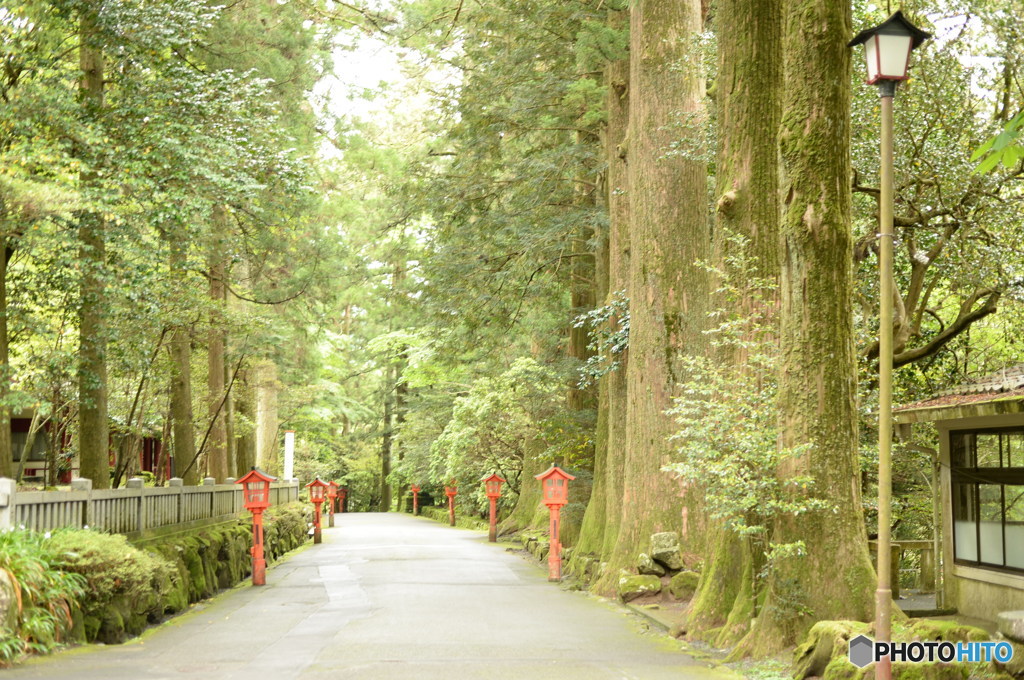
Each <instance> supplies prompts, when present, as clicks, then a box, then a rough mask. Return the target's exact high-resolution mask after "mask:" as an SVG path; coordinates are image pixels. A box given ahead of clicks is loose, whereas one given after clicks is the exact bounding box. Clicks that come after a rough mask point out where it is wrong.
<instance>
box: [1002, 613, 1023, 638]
mask: <svg viewBox="0 0 1024 680" xmlns="http://www.w3.org/2000/svg"><path fill="white" fill-rule="evenodd" d="M997 620H998V621H999V632H1000V633H1002V634H1003V637H1005V638H1008V639H1010V640H1014V641H1016V642H1024V610H1020V611H1015V612H999V614H998V616H997Z"/></svg>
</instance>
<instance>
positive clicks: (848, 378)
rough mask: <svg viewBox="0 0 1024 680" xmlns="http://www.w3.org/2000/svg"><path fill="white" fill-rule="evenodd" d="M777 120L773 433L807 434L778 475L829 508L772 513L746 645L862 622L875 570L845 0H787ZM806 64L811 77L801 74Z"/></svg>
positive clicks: (791, 442)
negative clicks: (856, 279)
mask: <svg viewBox="0 0 1024 680" xmlns="http://www.w3.org/2000/svg"><path fill="white" fill-rule="evenodd" d="M784 22H785V23H784V38H783V40H784V42H783V50H784V68H785V86H784V88H783V93H784V94H783V97H784V99H783V112H782V125H781V129H780V137H779V139H780V150H781V156H782V174H781V177H780V184H781V188H782V192H781V196H782V197H783V205H782V209H783V210H782V222H781V231H782V237H783V251H782V261H781V264H782V277H781V288H780V297H781V301H782V305H781V311H780V314H781V324H780V334H781V335H780V340H781V347H782V361H781V374H780V384H779V408H780V428H781V437H780V439H781V443H782V445H783V446H785V447H792V446H798V445H801V444H810V445H811V448H810V449H809V450H808V451H807V452H806V453H805V454H804V455H802V456H800V457H799V458H798V459H796V460H793V461H791V463H790V464H789V465H787V466H786V469H783V470H780V475H782V476H783V477H789V476H793V475H808V476H810V477H811V478H813V480H814V484H813V487H812V488H811V489H810V491H809V493H811V494H813V495H814V496H816V497H819V498H822V499H825V500H826V501H827V502H828V503H830V504H831V506H832V508H831V509H829V510H827V511H814V512H808V513H804V514H802V515H800V516H799V517H785V518H783V519H781V520H779V522H778V523H777V526H776V529H775V536H774V542H775V543H777V544H779V543H782V544H785V543H791V542H795V541H803V542H804V544H805V552H806V555H804V556H802V557H791V558H784V559H780V560H778V561H777V562H776V563H775V564H774V568H773V570H772V572H771V575H770V576H769V584H768V596H767V601H766V603H765V606H764V608H763V610H762V611H761V614H760V616H759V617H758V619H757V623H756V624H755V625H754V627H753V629H752V630H751V632H750V634H749V635H748V637H747V638H746V644H744V647H745V648H746V649H750V650H753V651H758V652H760V651H769V650H773V649H777V648H780V647H782V646H785V645H788V644H792V643H793V642H794V641H795V640H796V639H797V638H798V637H799V636H800V635H801V634H802V633H803V632H804V631H805V630H806V629H807V628H808V627H809V626H810V625H811V624H812V623H813V622H814V621H817V620H820V619H857V620H861V621H867V620H870V618H871V614H872V608H873V598H872V593H873V589H874V572H873V569H872V567H871V562H870V560H869V557H868V550H867V536H866V532H865V529H864V518H863V515H862V511H861V498H860V475H859V465H858V459H857V408H856V388H857V370H856V359H855V353H854V344H853V313H852V302H851V296H852V271H851V270H852V261H853V254H852V237H851V225H850V130H849V111H850V72H849V66H850V63H849V54H848V52H849V50H848V49H847V48H846V41H847V40H848V39H849V36H850V34H851V17H850V6H849V4H848V3H841V2H840V3H837V2H833V1H832V0H787V2H786V4H785V10H784ZM810 73H814V74H815V77H814V78H810V77H808V74H810Z"/></svg>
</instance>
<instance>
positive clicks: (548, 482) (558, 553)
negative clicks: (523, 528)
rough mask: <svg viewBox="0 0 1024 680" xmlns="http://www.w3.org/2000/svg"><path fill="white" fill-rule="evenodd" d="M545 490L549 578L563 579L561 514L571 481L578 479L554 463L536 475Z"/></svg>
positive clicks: (553, 579) (554, 579) (567, 500)
mask: <svg viewBox="0 0 1024 680" xmlns="http://www.w3.org/2000/svg"><path fill="white" fill-rule="evenodd" d="M536 478H537V479H539V480H540V483H541V488H543V490H544V505H546V506H548V518H549V521H550V523H549V529H548V532H549V534H550V536H551V549H550V550H549V551H548V580H549V581H560V580H562V543H561V541H559V540H558V539H559V530H560V529H561V526H560V525H559V514H560V513H561V510H562V506H564V505H565V504H566V503H568V502H569V481H570V480H573V479H576V478H575V477H573V476H572V475H570V474H569V473H568V472H566V471H565V470H563V469H562V468H560V467H557V466H555V465H552V466H551V467H550V468H548V469H547V470H546V471H545V472H542V473H540V474H539V475H537V477H536Z"/></svg>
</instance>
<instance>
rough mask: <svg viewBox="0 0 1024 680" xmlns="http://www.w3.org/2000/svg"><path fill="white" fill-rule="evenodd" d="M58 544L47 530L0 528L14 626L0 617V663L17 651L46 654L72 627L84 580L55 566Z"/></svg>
mask: <svg viewBox="0 0 1024 680" xmlns="http://www.w3.org/2000/svg"><path fill="white" fill-rule="evenodd" d="M63 559H64V555H62V554H61V547H60V546H59V544H58V543H57V542H56V541H53V540H52V539H51V537H50V535H49V534H39V533H36V532H33V531H26V530H24V529H19V530H13V531H3V532H0V572H3V573H4V575H5V576H6V579H5V581H6V582H7V584H8V586H10V587H13V589H14V592H13V594H14V596H15V600H14V602H13V603H12V604H13V605H14V606H15V611H14V612H13V616H11V612H8V616H9V617H10V619H13V622H14V626H13V629H11V630H8V628H7V626H6V625H5V623H6V622H5V621H0V634H2V637H0V667H5V666H10V665H11V664H12V663H13V662H15V661H16V660H17V659H18V658H19V657H20V656H21V655H22V654H45V653H46V652H49V651H50V650H52V649H53V648H54V647H55V646H56V645H58V644H60V643H61V642H63V641H65V640H66V639H67V637H68V635H69V633H70V632H71V628H72V624H73V620H72V616H71V611H72V609H73V608H74V607H75V606H76V605H77V603H78V602H79V601H80V600H81V599H82V598H83V597H84V595H85V594H86V592H87V590H86V580H85V578H84V577H82V576H80V575H78V574H71V573H67V572H64V571H63V570H61V569H60V567H59V565H60V563H61V562H62V560H63Z"/></svg>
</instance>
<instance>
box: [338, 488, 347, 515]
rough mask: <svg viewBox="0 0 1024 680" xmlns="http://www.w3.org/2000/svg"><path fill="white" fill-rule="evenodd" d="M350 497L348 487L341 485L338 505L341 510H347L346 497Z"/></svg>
mask: <svg viewBox="0 0 1024 680" xmlns="http://www.w3.org/2000/svg"><path fill="white" fill-rule="evenodd" d="M347 497H348V489H346V488H345V487H341V489H340V490H339V491H338V507H339V509H340V511H341V512H345V499H346V498H347Z"/></svg>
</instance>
